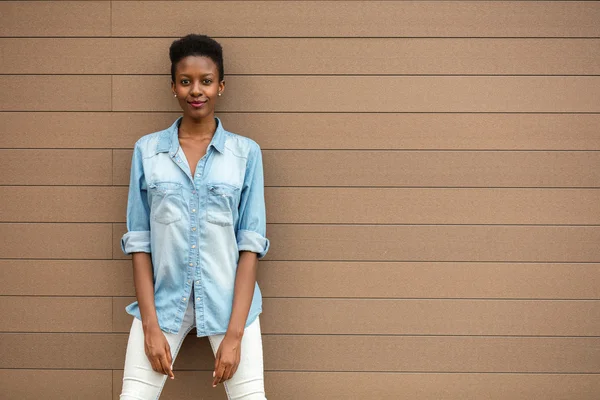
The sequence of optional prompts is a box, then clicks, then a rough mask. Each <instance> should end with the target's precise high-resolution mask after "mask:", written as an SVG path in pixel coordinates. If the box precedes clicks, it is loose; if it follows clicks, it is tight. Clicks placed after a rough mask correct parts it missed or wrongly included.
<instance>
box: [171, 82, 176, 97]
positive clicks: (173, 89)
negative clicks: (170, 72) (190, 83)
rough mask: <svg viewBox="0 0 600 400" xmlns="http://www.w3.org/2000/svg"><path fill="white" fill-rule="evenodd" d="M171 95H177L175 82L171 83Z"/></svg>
mask: <svg viewBox="0 0 600 400" xmlns="http://www.w3.org/2000/svg"><path fill="white" fill-rule="evenodd" d="M171 93H173V94H174V93H175V82H173V81H171Z"/></svg>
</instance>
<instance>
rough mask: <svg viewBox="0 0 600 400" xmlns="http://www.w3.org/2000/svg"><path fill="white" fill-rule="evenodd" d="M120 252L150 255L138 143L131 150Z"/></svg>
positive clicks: (146, 206)
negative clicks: (125, 212)
mask: <svg viewBox="0 0 600 400" xmlns="http://www.w3.org/2000/svg"><path fill="white" fill-rule="evenodd" d="M121 250H123V252H124V253H125V254H131V253H137V252H141V253H150V252H151V249H150V207H149V206H148V196H147V186H146V179H145V177H144V167H143V164H142V154H141V149H140V146H139V142H138V143H136V145H135V148H134V149H133V157H132V159H131V175H130V179H129V195H128V198H127V233H126V234H124V235H123V237H122V238H121Z"/></svg>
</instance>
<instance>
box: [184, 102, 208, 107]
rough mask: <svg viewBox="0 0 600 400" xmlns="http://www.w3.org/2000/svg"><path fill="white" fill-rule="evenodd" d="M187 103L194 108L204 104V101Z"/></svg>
mask: <svg viewBox="0 0 600 400" xmlns="http://www.w3.org/2000/svg"><path fill="white" fill-rule="evenodd" d="M188 104H189V105H191V106H192V107H194V108H201V107H202V106H204V105H205V104H206V101H188Z"/></svg>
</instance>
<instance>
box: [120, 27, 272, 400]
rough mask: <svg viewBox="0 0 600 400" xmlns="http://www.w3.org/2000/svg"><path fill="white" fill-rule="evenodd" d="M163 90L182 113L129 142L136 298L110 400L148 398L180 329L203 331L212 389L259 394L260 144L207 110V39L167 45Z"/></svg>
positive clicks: (217, 81)
mask: <svg viewBox="0 0 600 400" xmlns="http://www.w3.org/2000/svg"><path fill="white" fill-rule="evenodd" d="M169 55H170V58H171V80H172V82H171V89H172V91H173V96H174V97H175V98H177V100H178V102H179V105H180V107H181V109H182V110H183V116H181V117H179V118H178V119H177V120H176V121H175V122H174V123H173V124H172V125H171V127H169V128H168V129H166V130H163V131H159V132H155V133H152V134H149V135H146V136H144V137H142V138H141V139H140V140H138V142H137V143H136V144H135V148H134V152H133V159H132V168H131V179H130V184H129V198H128V204H127V231H128V232H127V233H126V234H125V235H124V236H123V238H122V240H121V247H122V249H123V251H124V252H125V253H126V254H132V255H133V256H132V257H133V276H134V283H135V290H136V297H137V301H135V302H133V303H132V304H130V305H128V306H127V307H126V311H127V312H128V313H129V314H130V315H132V316H134V319H133V323H132V325H131V331H130V334H129V342H128V345H127V354H126V359H125V370H124V373H123V390H122V393H121V397H120V399H121V400H141V399H144V400H145V399H148V400H155V399H158V398H159V396H160V393H161V391H162V388H163V386H164V383H165V381H166V379H167V377H170V378H171V379H174V378H175V375H174V373H173V362H174V360H175V357H176V356H177V353H178V351H179V348H180V346H181V343H182V342H183V339H184V338H185V336H186V334H187V333H188V332H189V331H190V330H191V329H192V328H196V332H197V333H196V336H198V337H202V336H208V339H209V341H210V344H211V346H212V349H213V352H214V354H215V367H214V372H213V382H212V385H213V387H216V386H217V385H218V384H219V383H224V385H225V389H226V392H227V395H228V397H229V398H230V399H232V398H236V399H237V398H244V399H246V400H264V399H266V397H265V393H264V383H263V382H264V379H263V359H262V343H261V333H260V322H259V317H258V315H259V314H260V312H261V311H262V297H261V293H260V290H259V288H258V285H257V284H256V269H257V265H258V259H260V258H262V257H264V255H265V254H266V253H267V251H268V248H269V241H268V239H267V238H266V237H265V231H266V219H265V204H264V183H263V168H262V157H261V152H260V147H259V146H258V145H257V144H256V143H255V142H254V141H252V140H251V139H248V138H245V137H243V136H239V135H236V134H233V133H230V132H227V131H226V130H225V129H224V128H223V125H222V124H221V121H220V120H219V119H218V118H216V117H215V116H214V112H215V104H216V103H217V102H218V99H219V97H220V96H221V95H222V94H223V92H224V89H225V82H224V80H223V56H222V49H221V46H220V45H219V43H217V42H216V41H214V40H213V39H211V38H209V37H207V36H203V35H188V36H185V37H183V38H181V39H179V40H176V41H175V42H173V44H172V45H171V47H170V50H169Z"/></svg>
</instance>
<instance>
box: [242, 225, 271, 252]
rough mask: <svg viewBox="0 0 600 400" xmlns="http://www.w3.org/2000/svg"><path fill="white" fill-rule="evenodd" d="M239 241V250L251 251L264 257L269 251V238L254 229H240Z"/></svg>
mask: <svg viewBox="0 0 600 400" xmlns="http://www.w3.org/2000/svg"><path fill="white" fill-rule="evenodd" d="M237 243H238V250H239V251H251V252H253V253H257V254H258V258H259V259H261V258H263V257H264V256H265V255H266V254H267V252H268V251H269V245H270V242H269V239H267V238H266V237H264V236H263V235H261V234H260V233H257V232H254V231H246V230H243V229H240V230H239V231H238V233H237Z"/></svg>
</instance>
